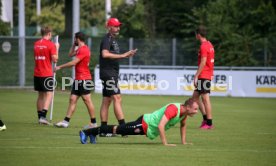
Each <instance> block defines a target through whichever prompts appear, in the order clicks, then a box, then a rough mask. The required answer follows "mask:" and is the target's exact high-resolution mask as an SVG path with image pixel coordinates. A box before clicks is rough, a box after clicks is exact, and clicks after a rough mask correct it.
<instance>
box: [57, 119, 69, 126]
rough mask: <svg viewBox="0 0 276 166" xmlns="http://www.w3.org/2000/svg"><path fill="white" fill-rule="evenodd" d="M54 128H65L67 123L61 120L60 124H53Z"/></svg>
mask: <svg viewBox="0 0 276 166" xmlns="http://www.w3.org/2000/svg"><path fill="white" fill-rule="evenodd" d="M55 126H56V127H61V128H67V127H68V126H69V122H67V121H65V120H63V121H61V122H58V123H56V124H55Z"/></svg>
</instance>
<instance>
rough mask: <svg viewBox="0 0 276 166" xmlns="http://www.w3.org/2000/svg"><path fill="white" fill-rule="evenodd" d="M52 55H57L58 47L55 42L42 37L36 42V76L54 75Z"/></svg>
mask: <svg viewBox="0 0 276 166" xmlns="http://www.w3.org/2000/svg"><path fill="white" fill-rule="evenodd" d="M52 55H57V49H56V46H55V44H54V43H53V42H51V41H50V40H46V39H40V40H38V41H36V42H35V43H34V60H35V67H34V76H36V77H51V76H53V69H52Z"/></svg>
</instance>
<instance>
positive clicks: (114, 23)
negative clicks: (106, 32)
mask: <svg viewBox="0 0 276 166" xmlns="http://www.w3.org/2000/svg"><path fill="white" fill-rule="evenodd" d="M121 25H122V23H121V22H120V21H119V20H118V19H117V18H110V19H109V20H108V21H107V26H114V27H118V26H121Z"/></svg>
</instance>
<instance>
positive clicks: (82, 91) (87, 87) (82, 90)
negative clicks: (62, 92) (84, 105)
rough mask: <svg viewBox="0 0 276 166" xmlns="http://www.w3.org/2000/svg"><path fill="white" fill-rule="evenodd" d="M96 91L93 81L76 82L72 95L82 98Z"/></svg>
mask: <svg viewBox="0 0 276 166" xmlns="http://www.w3.org/2000/svg"><path fill="white" fill-rule="evenodd" d="M93 89H94V83H93V81H92V80H74V82H73V85H72V89H71V94H73V95H77V96H82V95H87V94H89V93H91V90H93Z"/></svg>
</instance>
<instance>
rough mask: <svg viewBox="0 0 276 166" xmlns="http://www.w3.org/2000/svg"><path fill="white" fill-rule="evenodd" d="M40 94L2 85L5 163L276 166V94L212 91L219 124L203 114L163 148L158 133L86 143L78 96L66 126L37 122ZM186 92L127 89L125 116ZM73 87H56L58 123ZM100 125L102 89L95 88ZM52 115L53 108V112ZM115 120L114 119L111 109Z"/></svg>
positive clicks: (0, 160) (1, 155) (0, 155)
mask: <svg viewBox="0 0 276 166" xmlns="http://www.w3.org/2000/svg"><path fill="white" fill-rule="evenodd" d="M36 97H37V94H36V92H34V91H32V90H10V89H9V90H0V117H1V119H2V120H3V121H4V122H5V123H6V125H7V130H6V131H4V132H0V165H1V166H30V165H32V166H36V165H37V166H44V165H45V166H46V165H47V166H68V165H70V166H71V165H72V166H85V165H89V166H98V165H105V166H110V165H125V166H136V165H137V166H142V165H147V166H148V165H149V166H154V165H156V166H157V165H158V166H160V165H161V166H163V165H168V166H183V165H187V166H203V165H204V166H232V165H233V166H247V165H248V166H260V165H261V166H275V165H276V100H275V98H274V99H268V98H227V97H211V101H212V107H213V118H214V125H215V129H214V130H211V131H201V130H200V129H198V127H199V125H200V123H201V115H200V113H198V114H197V115H196V116H195V117H193V118H188V121H187V122H188V126H187V141H188V142H192V143H193V145H181V144H180V135H179V133H180V132H179V126H178V125H177V126H176V127H174V128H172V129H170V130H169V131H168V132H167V133H166V135H167V139H168V142H169V143H175V144H177V146H176V147H165V146H163V145H162V144H161V143H160V139H159V138H157V139H155V140H153V141H151V140H149V139H147V138H146V137H145V136H129V137H128V138H121V137H116V138H98V139H97V144H86V145H82V144H80V142H79V136H78V131H79V130H80V129H81V128H82V127H83V126H85V125H86V124H88V122H89V116H88V113H87V110H86V107H85V105H84V104H83V102H82V101H81V100H80V101H79V102H78V105H77V110H76V112H75V114H74V116H73V117H72V119H71V123H70V127H69V128H67V129H62V128H55V127H52V126H41V125H38V124H37V114H36V107H35V102H36ZM187 98H188V97H187V96H139V95H138V96H136V95H123V110H124V113H125V118H126V121H132V120H135V119H136V118H137V117H138V116H139V115H141V114H143V113H147V112H152V111H153V110H155V109H158V108H160V107H161V106H163V105H165V104H167V103H170V102H182V101H184V99H187ZM68 100H69V92H61V91H57V92H56V95H55V104H54V114H53V122H57V121H60V120H62V119H63V118H64V116H65V113H66V110H67V107H68ZM92 100H93V102H94V105H95V108H96V115H97V122H98V124H100V118H99V114H100V113H99V108H100V104H101V95H99V94H92ZM47 116H48V118H49V114H48V115H47ZM109 123H110V124H111V123H113V124H114V123H115V124H117V122H116V119H115V116H114V113H113V109H112V108H111V109H110V112H109Z"/></svg>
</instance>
